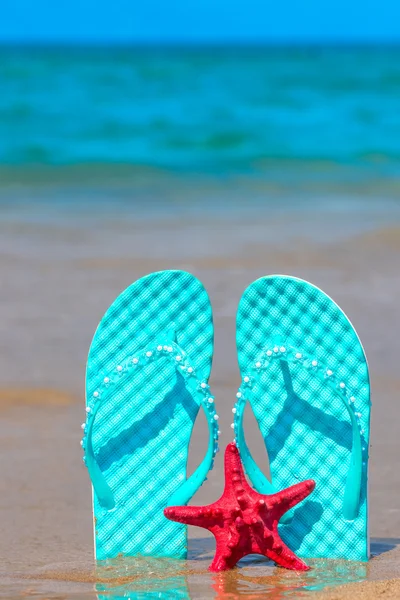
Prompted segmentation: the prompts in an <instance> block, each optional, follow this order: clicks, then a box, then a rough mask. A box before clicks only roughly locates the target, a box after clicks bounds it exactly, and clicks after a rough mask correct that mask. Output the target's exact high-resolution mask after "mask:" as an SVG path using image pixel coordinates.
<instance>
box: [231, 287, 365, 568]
mask: <svg viewBox="0 0 400 600" xmlns="http://www.w3.org/2000/svg"><path fill="white" fill-rule="evenodd" d="M237 348H238V360H239V367H240V370H241V373H242V377H243V378H245V377H248V376H249V374H251V370H252V368H253V369H254V365H255V361H259V358H257V357H260V356H263V354H264V355H265V356H266V359H268V360H269V357H268V356H267V351H268V354H269V355H272V357H273V356H274V353H275V351H276V352H277V353H281V350H283V351H284V352H288V351H289V349H291V351H293V352H294V355H293V359H294V360H293V361H283V360H271V361H270V364H269V365H268V368H263V369H262V370H260V373H259V375H255V377H254V385H253V387H252V391H251V398H252V399H251V405H252V410H253V412H254V415H255V417H256V419H257V422H258V425H259V428H260V431H261V433H262V435H263V438H264V442H265V446H266V448H267V452H268V457H269V462H270V471H271V476H272V482H273V485H274V487H275V488H276V489H283V488H286V487H288V486H290V485H293V484H294V483H297V482H299V481H301V480H304V479H314V480H315V482H316V489H315V491H314V493H313V495H312V497H310V499H309V500H307V501H305V502H304V503H303V504H302V505H300V506H299V508H298V509H297V510H296V511H295V512H294V514H293V518H292V520H291V521H290V522H289V523H287V524H281V525H280V526H279V530H280V535H281V536H282V539H283V540H284V541H285V543H286V544H287V545H288V546H289V547H290V548H291V549H292V550H293V551H294V552H296V554H298V555H299V556H301V557H304V558H312V557H324V558H345V559H353V560H367V559H368V556H369V543H368V495H367V488H368V485H367V484H368V446H369V432H370V387H369V375H368V365H367V361H366V357H365V354H364V350H363V348H362V345H361V343H360V340H359V338H358V336H357V334H356V332H355V330H354V328H353V326H352V325H351V323H350V321H349V320H348V318H347V317H346V315H345V314H344V313H343V312H342V311H341V309H340V308H339V307H338V306H337V304H335V302H334V301H333V300H331V298H329V297H328V296H327V295H326V294H325V293H324V292H322V291H321V290H319V289H318V288H316V287H315V286H313V285H311V284H310V283H308V282H306V281H302V280H300V279H296V278H294V277H286V276H280V275H274V276H270V277H264V278H261V279H259V280H257V281H255V282H254V283H253V284H251V285H250V286H249V287H248V288H247V290H246V291H245V292H244V294H243V297H242V299H241V301H240V305H239V309H238V314H237ZM293 349H294V350H293ZM296 355H297V356H298V357H300V363H301V364H295V357H296ZM306 357H307V360H306V361H304V365H306V367H307V368H305V367H304V368H303V366H304V365H303V359H305V358H306ZM258 364H260V363H258ZM328 378H330V382H329V385H328V384H327V381H326V379H328ZM332 381H335V382H336V387H337V388H338V391H339V392H343V393H344V392H345V394H346V399H347V401H349V400H350V399H351V400H350V402H351V403H352V404H351V406H352V409H354V413H355V418H356V419H357V425H358V428H359V438H361V447H360V453H362V458H361V460H362V473H361V494H360V498H359V504H358V511H357V516H356V517H355V518H354V519H352V520H347V519H346V518H345V517H344V515H343V496H344V490H345V487H346V479H347V476H348V473H349V464H350V460H351V457H352V454H351V451H352V440H353V438H352V435H353V432H354V430H353V428H352V425H351V422H350V418H349V414H348V412H347V410H346V408H344V405H343V398H342V397H340V396H339V393H336V392H333V391H332V389H333V388H332V387H331V382H332ZM354 423H356V421H355V420H354ZM357 435H358V433H357ZM360 464H361V463H360Z"/></svg>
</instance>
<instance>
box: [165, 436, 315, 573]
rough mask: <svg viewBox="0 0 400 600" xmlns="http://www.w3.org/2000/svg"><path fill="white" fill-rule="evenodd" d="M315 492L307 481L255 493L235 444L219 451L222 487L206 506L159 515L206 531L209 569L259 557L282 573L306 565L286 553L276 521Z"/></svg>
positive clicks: (175, 508)
mask: <svg viewBox="0 0 400 600" xmlns="http://www.w3.org/2000/svg"><path fill="white" fill-rule="evenodd" d="M314 488H315V482H314V481H312V480H311V479H310V480H308V481H302V482H301V483H297V484H296V485H293V486H292V487H290V488H287V489H285V490H282V491H280V492H278V493H276V494H272V495H270V496H264V495H261V494H258V493H257V492H256V491H255V490H253V489H252V488H251V487H250V486H249V484H248V483H247V480H246V477H245V474H244V471H243V467H242V463H241V460H240V456H239V451H238V449H237V448H236V445H235V444H233V443H232V444H228V446H227V447H226V450H225V489H224V493H223V494H222V496H221V498H220V499H219V500H217V502H214V504H209V505H208V506H171V507H168V508H166V509H165V510H164V514H165V516H166V517H168V519H171V520H172V521H178V522H179V523H186V524H187V525H197V527H204V528H205V529H208V530H209V531H211V533H212V534H213V535H214V537H215V539H216V542H217V547H216V552H215V556H214V560H213V562H212V563H211V565H210V567H209V570H210V571H225V570H227V569H232V568H233V567H234V566H235V565H236V563H237V562H238V561H239V560H240V559H241V558H243V556H246V555H247V554H263V555H264V556H267V557H268V558H270V559H271V560H273V561H275V562H276V563H277V564H278V565H280V566H282V567H286V568H287V569H294V570H297V571H307V570H308V569H309V567H308V566H307V565H306V564H305V563H304V562H303V561H302V560H300V559H299V558H297V556H296V555H295V554H294V553H293V552H292V551H291V550H289V548H288V547H287V546H286V545H285V544H284V543H283V541H282V540H281V538H280V537H279V534H278V522H279V519H280V518H281V516H282V515H283V514H284V513H285V512H286V511H288V510H289V509H290V508H292V507H293V506H295V505H296V504H298V503H299V502H301V501H302V500H304V498H306V497H307V496H308V495H309V494H310V493H311V492H312V491H313V489H314Z"/></svg>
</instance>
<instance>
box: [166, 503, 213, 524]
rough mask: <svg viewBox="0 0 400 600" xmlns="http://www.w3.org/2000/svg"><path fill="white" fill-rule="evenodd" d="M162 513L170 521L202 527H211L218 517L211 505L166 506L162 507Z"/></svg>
mask: <svg viewBox="0 0 400 600" xmlns="http://www.w3.org/2000/svg"><path fill="white" fill-rule="evenodd" d="M164 515H165V516H166V517H167V519H170V520H171V521H177V522H178V523H185V524H186V525H195V526H197V527H203V528H204V529H210V528H211V527H213V526H214V525H215V522H216V521H217V520H218V518H219V515H218V513H215V510H214V508H213V507H212V506H168V507H167V508H165V509H164Z"/></svg>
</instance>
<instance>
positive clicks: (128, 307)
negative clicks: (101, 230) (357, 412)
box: [82, 271, 218, 560]
mask: <svg viewBox="0 0 400 600" xmlns="http://www.w3.org/2000/svg"><path fill="white" fill-rule="evenodd" d="M213 339H214V329H213V321H212V310H211V305H210V301H209V298H208V295H207V292H206V291H205V289H204V287H203V286H202V284H201V283H200V282H199V281H198V280H197V279H196V278H195V277H193V275H191V274H189V273H185V272H183V271H162V272H159V273H152V274H150V275H147V276H146V277H143V278H142V279H139V280H138V281H136V282H135V283H133V284H132V285H131V286H130V287H128V288H127V289H126V290H125V291H124V292H122V294H120V296H118V298H117V299H116V300H115V301H114V302H113V304H112V305H111V307H110V308H109V309H108V310H107V312H106V313H105V315H104V317H103V318H102V320H101V321H100V324H99V326H98V328H97V330H96V333H95V335H94V338H93V341H92V344H91V347H90V350H89V356H88V361H87V371H86V413H87V418H86V422H85V423H83V425H82V428H83V430H84V438H83V440H82V447H83V449H84V462H85V463H86V466H87V469H88V472H89V476H90V478H91V481H92V486H93V515H94V531H95V535H94V539H95V557H96V558H97V559H98V560H102V559H106V558H113V557H115V556H117V555H123V556H136V555H138V554H142V555H149V556H168V557H174V558H184V557H185V556H186V549H187V542H186V527H185V526H182V525H181V524H178V523H174V522H172V521H170V520H168V519H166V518H165V517H164V514H163V510H164V508H165V507H166V506H168V505H169V504H172V505H177V504H186V503H187V502H188V501H189V500H190V498H191V497H192V496H193V494H194V493H195V492H196V491H197V489H198V488H199V487H200V485H201V484H202V483H203V481H204V480H205V478H206V476H207V473H208V471H209V470H210V469H211V468H212V466H213V460H214V455H215V453H216V451H217V449H218V423H217V421H218V415H217V414H216V412H215V404H214V398H213V396H212V395H211V392H210V389H209V386H208V378H209V375H210V371H211V363H212V356H213ZM200 406H201V407H202V408H203V410H204V412H205V415H206V418H207V423H208V427H209V440H208V449H207V452H206V456H205V458H204V460H203V462H202V463H201V464H200V465H199V467H198V468H197V469H196V471H195V472H194V473H193V474H192V475H191V476H190V477H189V478H188V479H187V478H186V465H187V458H188V449H189V442H190V436H191V433H192V428H193V425H194V422H195V419H196V417H197V414H198V411H199V408H200Z"/></svg>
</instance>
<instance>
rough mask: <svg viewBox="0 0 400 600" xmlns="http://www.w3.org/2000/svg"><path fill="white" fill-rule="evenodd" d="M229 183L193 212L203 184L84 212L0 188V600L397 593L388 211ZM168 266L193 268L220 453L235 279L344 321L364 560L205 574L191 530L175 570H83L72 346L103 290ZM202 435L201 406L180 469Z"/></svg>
mask: <svg viewBox="0 0 400 600" xmlns="http://www.w3.org/2000/svg"><path fill="white" fill-rule="evenodd" d="M234 187H235V186H232V197H233V199H231V200H229V201H228V200H225V201H224V202H223V201H221V202H215V203H214V202H212V200H210V201H209V202H208V203H207V204H205V203H204V202H202V197H203V196H204V190H202V191H201V192H200V191H197V192H196V190H194V191H193V190H192V191H190V190H189V188H187V189H186V188H185V187H184V185H181V188H180V190H179V193H177V194H176V195H175V197H174V198H173V199H170V198H169V199H168V200H167V201H166V202H165V205H162V203H155V204H154V205H152V204H151V202H150V203H149V202H146V200H145V199H142V200H141V199H136V200H135V201H132V202H131V203H127V202H125V200H124V199H120V200H116V201H115V202H108V203H107V202H105V203H104V205H102V206H101V208H100V209H99V208H97V209H95V210H94V209H93V205H92V204H91V202H90V201H87V202H78V201H75V203H71V204H68V203H67V202H66V203H61V202H60V203H52V202H48V201H43V202H39V201H37V202H28V201H27V200H21V201H18V202H14V201H13V195H12V194H13V193H14V192H12V193H11V194H9V192H7V194H6V192H3V193H2V199H1V203H0V271H1V292H0V353H1V361H0V447H1V456H2V469H1V475H2V476H1V483H0V489H1V502H0V523H1V563H0V578H1V580H2V587H1V590H0V597H4V598H15V599H16V598H26V597H29V596H34V597H43V598H63V599H64V598H68V599H69V598H88V599H89V598H96V596H97V598H110V599H111V598H122V597H126V598H128V597H131V598H148V597H162V598H164V597H166V598H193V599H194V598H196V599H197V598H198V599H200V598H204V599H206V598H226V599H235V598H241V597H246V598H264V597H266V596H267V597H268V598H273V599H278V598H286V597H289V598H290V597H293V598H297V597H305V596H307V597H308V596H309V595H310V594H311V596H312V597H313V598H319V597H320V595H321V597H322V598H325V599H326V600H336V599H339V598H350V597H352V598H354V597H357V598H358V597H360V598H363V599H364V600H369V599H370V598H371V599H372V598H377V597H382V598H385V599H386V598H387V599H391V598H398V597H400V504H399V492H400V473H399V470H398V453H399V442H398V440H399V433H398V432H399V426H400V411H399V407H398V401H397V396H398V390H399V389H400V372H399V369H398V356H399V354H400V339H399V336H398V332H397V327H398V323H399V318H400V312H399V306H398V297H399V292H400V279H399V264H400V207H399V206H398V203H397V202H396V199H394V198H392V197H391V195H390V194H387V195H386V197H383V198H379V199H375V198H374V197H370V198H364V197H361V196H360V197H352V198H346V197H339V198H336V197H335V198H333V197H329V196H327V197H325V198H321V196H317V195H315V197H314V196H311V197H310V196H309V197H308V198H307V199H306V200H304V201H297V200H292V201H291V200H289V199H288V198H279V196H277V197H274V195H273V193H271V191H270V190H269V191H268V196H269V200H268V202H264V201H263V200H262V199H263V197H265V195H266V191H265V190H263V189H262V188H261V186H259V187H258V188H257V189H256V188H255V187H254V188H253V189H252V190H251V194H250V195H249V197H250V198H252V199H250V200H248V201H246V203H245V204H244V203H242V204H241V205H239V203H235V198H239V196H240V193H239V191H237V192H236V196H235V191H234ZM169 189H171V188H169ZM17 192H18V194H20V192H21V190H17V191H16V192H15V194H16V193H17ZM208 192H209V194H208V198H211V197H212V194H215V196H216V197H217V196H218V190H214V191H213V190H211V189H210V190H208ZM242 192H243V190H242ZM36 193H37V194H38V195H39V192H38V191H37V192H36ZM40 193H41V192H40ZM46 193H47V194H50V193H51V190H50V191H49V190H47V191H46ZM46 193H45V194H43V197H45V196H46ZM24 194H27V192H26V190H25V191H24ZM24 194H22V196H23V195H24ZM187 195H188V196H189V199H188V198H187ZM8 198H11V200H8ZM168 268H178V269H184V270H188V271H190V272H192V273H193V274H194V275H196V276H197V277H198V278H199V279H200V280H201V281H202V282H203V283H204V285H205V286H206V288H207V290H208V292H209V295H210V298H211V302H212V305H213V309H214V320H215V336H216V346H215V357H214V364H213V373H212V376H211V383H212V386H213V389H214V390H215V394H216V397H217V402H218V407H219V414H220V415H221V430H222V439H221V447H224V446H225V445H226V444H227V443H228V442H229V441H231V435H230V432H231V429H230V427H229V424H230V421H231V407H232V404H233V402H234V397H235V391H236V388H237V385H238V382H239V372H238V368H237V361H236V349H235V314H236V308H237V304H238V302H239V299H240V297H241V294H242V292H243V290H244V289H245V287H246V286H247V285H248V284H249V283H250V282H251V281H253V280H254V279H256V278H257V277H260V276H262V275H266V274H272V273H285V274H291V275H295V276H299V277H302V278H305V279H308V280H310V281H312V282H313V283H315V284H316V285H318V286H319V287H321V288H322V289H323V290H324V291H325V292H327V293H328V294H329V295H330V296H332V297H333V298H334V299H335V300H336V301H337V302H338V304H339V305H340V306H341V307H342V308H343V310H344V311H345V312H346V313H347V315H348V316H349V317H350V319H351V321H352V322H353V324H354V326H355V328H356V329H357V331H358V333H359V335H360V338H361V340H362V342H363V344H364V347H365V350H366V354H367V357H368V360H369V365H370V375H371V384H372V402H373V411H372V441H371V449H370V455H371V462H370V534H371V551H372V559H371V561H370V562H369V563H368V564H361V563H346V562H344V561H311V562H312V566H313V569H312V570H311V571H310V572H309V573H307V574H305V575H299V574H296V573H291V572H288V571H284V570H283V569H277V568H275V567H274V565H273V564H272V563H268V562H266V561H264V560H262V559H261V558H259V557H254V558H253V557H252V558H250V559H248V560H245V561H243V563H241V564H240V568H238V569H236V570H235V571H234V572H232V573H227V574H223V575H211V574H209V573H207V571H206V569H207V565H208V564H209V563H208V562H207V561H208V560H209V558H210V556H211V555H212V552H213V540H212V539H211V538H210V537H207V536H205V534H204V533H203V531H202V530H197V529H195V528H190V529H189V550H190V560H189V561H188V562H187V563H182V562H178V561H165V563H163V564H162V566H160V561H156V560H154V559H153V560H150V559H147V560H146V559H142V560H139V559H132V560H130V561H127V562H123V563H121V562H118V561H114V562H113V563H111V564H109V565H105V566H101V567H98V568H97V570H95V568H94V565H93V548H92V522H91V489H90V484H89V480H88V477H87V473H86V470H85V469H84V467H83V465H82V460H81V448H80V445H79V440H80V437H81V431H80V427H79V425H80V423H81V422H82V419H83V418H84V399H83V395H84V374H85V360H86V355H87V351H88V348H89V344H90V341H91V338H92V335H93V332H94V331H95V328H96V326H97V323H98V321H99V319H100V318H101V317H102V315H103V313H104V311H105V310H106V308H107V307H108V306H109V304H110V303H111V302H112V300H113V299H114V297H115V296H116V295H117V294H118V293H119V292H120V291H121V290H123V289H124V288H125V287H126V286H127V285H129V284H130V283H131V282H132V281H134V280H135V279H137V278H138V277H141V276H142V275H144V274H146V273H148V272H151V271H156V270H161V269H168ZM246 427H247V428H248V430H247V431H251V432H252V433H251V434H250V435H248V438H249V439H250V438H251V444H250V446H251V449H252V450H253V451H254V455H255V458H256V460H257V461H258V463H259V464H261V465H262V464H265V463H266V457H265V450H264V448H263V442H262V438H261V435H260V434H259V432H258V430H257V428H256V425H255V422H254V418H250V417H249V418H248V419H247V422H246ZM253 432H254V435H253ZM204 433H205V422H204V421H203V419H202V418H201V416H200V418H199V421H198V422H197V423H196V426H195V430H194V434H193V438H192V444H191V449H190V461H189V462H190V468H191V469H193V468H194V467H195V466H196V464H197V462H198V460H199V458H200V457H201V456H202V453H203V451H204V450H205V447H206V444H205V441H204ZM222 479H223V478H222V454H220V455H219V460H218V461H217V463H216V467H215V469H214V471H213V472H212V473H211V475H210V478H209V480H208V482H207V484H206V485H204V486H203V487H202V488H201V489H200V491H199V492H198V494H197V495H196V497H195V503H203V502H211V501H213V500H215V499H216V498H217V497H218V496H219V495H220V493H221V491H222ZM161 574H162V575H161ZM337 586H340V587H337ZM342 586H344V587H342ZM150 591H151V593H150Z"/></svg>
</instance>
